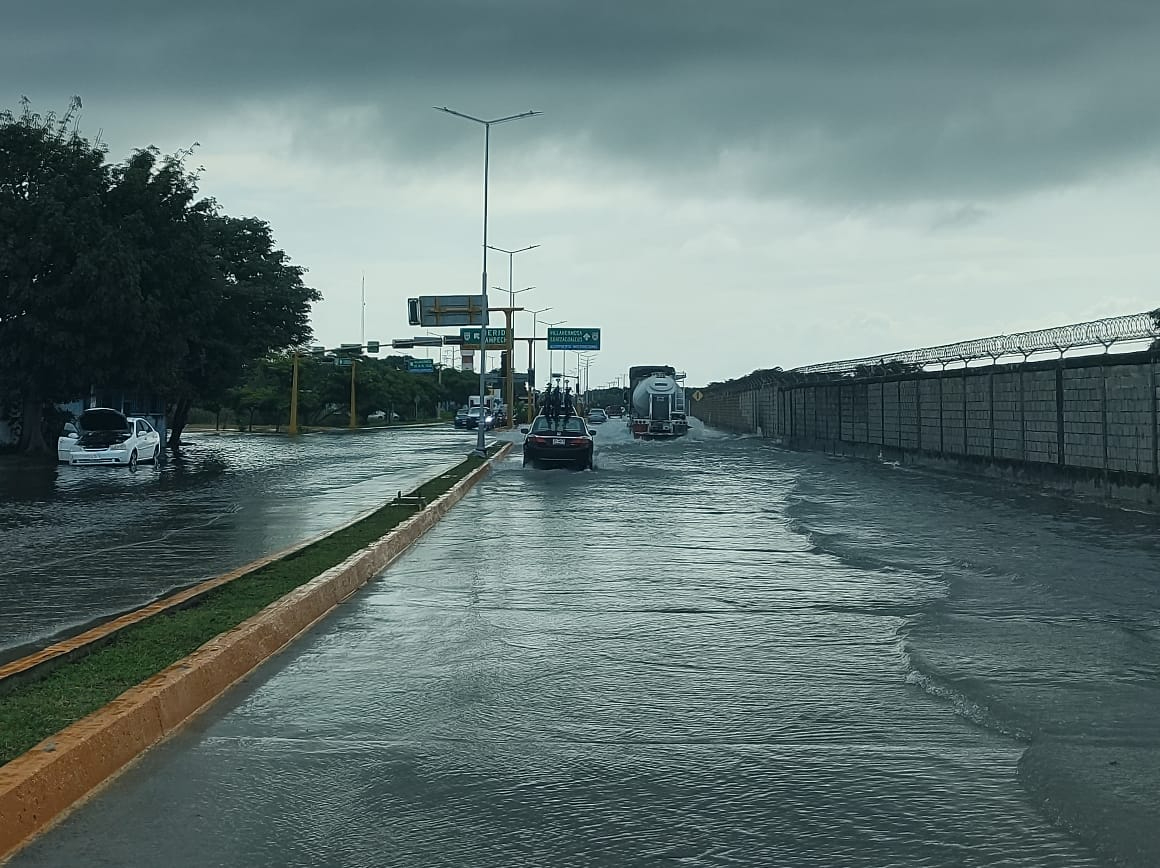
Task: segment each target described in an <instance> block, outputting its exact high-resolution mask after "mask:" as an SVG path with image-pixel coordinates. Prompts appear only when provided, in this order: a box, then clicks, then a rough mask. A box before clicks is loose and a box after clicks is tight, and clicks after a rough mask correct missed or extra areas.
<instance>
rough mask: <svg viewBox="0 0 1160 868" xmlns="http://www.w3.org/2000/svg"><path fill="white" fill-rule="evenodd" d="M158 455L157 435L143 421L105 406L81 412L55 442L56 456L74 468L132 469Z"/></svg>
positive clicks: (158, 441)
mask: <svg viewBox="0 0 1160 868" xmlns="http://www.w3.org/2000/svg"><path fill="white" fill-rule="evenodd" d="M70 427H71V428H72V429H73V430H71V431H70V430H69V428H70ZM160 454H161V435H160V434H158V433H157V430H156V429H155V428H154V427H153V426H152V425H150V424H149V422H148V421H147V420H145V419H139V418H137V417H136V416H126V415H124V414H123V413H121V412H119V411H117V410H110V409H108V408H105V407H94V408H92V409H90V410H85V411H84V412H83V413H81V417H80V418H79V419H77V421H76V424H75V425H73V424H72V423H69V424H68V425H66V426H65V433H64V434H63V435H62V436H61V437H60V439H59V440H57V442H56V457H57V458H58V459H60V460H61V461H67V462H68V463H69V464H72V465H74V466H75V465H79V464H113V465H119V466H121V467H136V466H137V462H138V461H154V462H155V461H156V460H157V456H158V455H160Z"/></svg>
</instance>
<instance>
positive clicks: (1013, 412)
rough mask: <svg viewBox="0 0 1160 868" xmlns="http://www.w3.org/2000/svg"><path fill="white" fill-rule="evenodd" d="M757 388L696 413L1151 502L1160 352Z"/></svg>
mask: <svg viewBox="0 0 1160 868" xmlns="http://www.w3.org/2000/svg"><path fill="white" fill-rule="evenodd" d="M765 388H766V390H767V392H765V393H763V394H765V395H766V396H765V397H763V398H762V400H764V401H765V402H766V404H767V405H768V407H767V409H764V410H762V409H761V404H760V402H756V403H755V404H754V406H757V407H758V411H757V412H756V415H755V414H754V413H752V412H749V411H746V410H744V409H743V408H742V406H741V404H740V403H739V401H740V399H739V397H738V396H737V394H733V393H728V392H723V393H722V394H720V395H712V396H711V397H709V398H708V399H707V400H706V401H703V402H699V405H700V407H701V410H702V412H700V413H699V411H698V406H694V415H700V417H701V418H703V419H705V420H706V421H707V422H709V424H717V425H720V426H721V427H727V428H731V430H755V427H756V425H757V422H756V421H755V420H756V419H760V420H769V424H768V426H767V425H766V424H764V423H763V424H762V426H761V427H762V432H763V433H764V434H765V435H766V436H771V437H780V438H785V439H787V440H788V441H790V442H792V443H794V444H797V445H800V446H804V447H805V448H817V449H825V450H837V451H842V452H844V453H853V454H864V455H867V456H869V457H874V456H876V455H878V454H880V450H882V449H893V450H898V453H901V454H903V455H905V454H907V453H913V454H914V456H915V458H914V459H913V460H919V459H920V458H921V459H922V460H924V461H926V462H928V463H931V462H934V463H941V464H947V463H948V462H949V463H951V464H954V465H955V466H962V467H968V468H973V470H972V472H986V471H985V470H984V471H980V468H991V469H992V470H993V471H994V472H1003V473H1007V474H1012V473H1013V474H1016V475H1019V474H1030V475H1029V476H1028V478H1040V477H1043V478H1047V477H1048V476H1050V477H1052V478H1059V479H1063V478H1066V479H1070V480H1080V481H1082V485H1087V486H1089V489H1090V488H1091V487H1092V486H1095V487H1096V489H1098V490H1102V491H1105V492H1111V491H1113V490H1115V491H1116V492H1121V493H1124V492H1127V493H1128V494H1129V495H1130V496H1131V497H1132V499H1134V500H1144V501H1146V502H1148V503H1152V502H1153V499H1154V501H1155V503H1157V504H1160V433H1158V432H1160V419H1158V408H1160V357H1157V356H1155V355H1152V354H1150V353H1135V354H1131V355H1129V354H1123V355H1119V356H1115V355H1111V356H1103V355H1101V356H1090V357H1083V358H1068V359H1063V360H1056V361H1047V362H1031V363H1028V364H1026V365H1005V366H989V367H985V368H984V367H980V368H968V369H966V370H964V369H962V368H957V369H953V370H950V371H942V372H922V373H916V374H911V375H901V376H890V377H885V378H862V379H854V378H845V379H843V380H842V381H841V382H834V381H830V382H814V383H791V382H786V383H782V384H780V385H774V386H773V387H765ZM751 417H752V418H751ZM733 426H737V427H733ZM898 453H895V454H898ZM1069 474H1070V476H1069ZM1045 475H1046V476H1045ZM1069 484H1074V485H1080V484H1081V482H1073V483H1069ZM1109 496H1111V495H1109Z"/></svg>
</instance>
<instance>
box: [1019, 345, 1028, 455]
mask: <svg viewBox="0 0 1160 868" xmlns="http://www.w3.org/2000/svg"><path fill="white" fill-rule="evenodd" d="M1026 363H1027V358H1026V357H1024V358H1023V364H1020V365H1019V460H1020V461H1026V460H1027V399H1026V397H1025V396H1024V394H1023V378H1024V377H1025V376H1026V371H1024V370H1023V365H1024V364H1026Z"/></svg>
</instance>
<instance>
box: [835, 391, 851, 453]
mask: <svg viewBox="0 0 1160 868" xmlns="http://www.w3.org/2000/svg"><path fill="white" fill-rule="evenodd" d="M838 391H839V393H840V394H841V410H842V436H841V438H840V439H842V440H845V441H846V442H848V443H853V442H854V387H853V386H847V385H841V386H838Z"/></svg>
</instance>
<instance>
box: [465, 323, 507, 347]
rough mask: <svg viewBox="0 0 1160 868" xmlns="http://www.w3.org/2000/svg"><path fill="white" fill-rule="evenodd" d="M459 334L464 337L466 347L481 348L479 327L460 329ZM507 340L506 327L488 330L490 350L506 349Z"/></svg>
mask: <svg viewBox="0 0 1160 868" xmlns="http://www.w3.org/2000/svg"><path fill="white" fill-rule="evenodd" d="M459 336H460V337H461V338H462V339H463V348H464V349H468V350H472V349H475V350H477V349H479V329H460V330H459ZM507 340H508V338H507V329H506V328H502V327H501V328H489V329H488V330H487V348H488V349H489V350H506V349H507Z"/></svg>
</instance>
